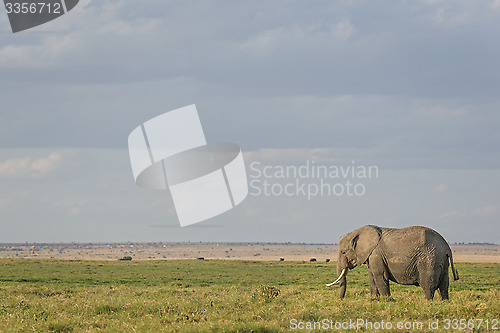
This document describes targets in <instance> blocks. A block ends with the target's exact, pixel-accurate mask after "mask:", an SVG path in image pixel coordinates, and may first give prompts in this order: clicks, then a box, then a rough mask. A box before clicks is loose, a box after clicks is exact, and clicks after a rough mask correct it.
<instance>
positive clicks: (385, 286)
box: [337, 225, 458, 300]
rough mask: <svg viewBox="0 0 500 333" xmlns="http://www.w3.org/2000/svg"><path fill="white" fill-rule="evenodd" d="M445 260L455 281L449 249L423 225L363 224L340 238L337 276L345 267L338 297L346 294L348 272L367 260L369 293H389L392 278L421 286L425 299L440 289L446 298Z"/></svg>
mask: <svg viewBox="0 0 500 333" xmlns="http://www.w3.org/2000/svg"><path fill="white" fill-rule="evenodd" d="M448 258H449V259H448ZM448 260H449V262H451V269H452V272H453V278H454V280H458V274H457V273H456V271H455V268H454V266H453V257H452V253H451V249H450V247H449V245H448V243H447V242H446V241H445V240H444V238H443V237H442V236H441V235H440V234H438V233H437V232H436V231H434V230H432V229H429V228H426V227H408V228H404V229H392V228H383V227H377V226H373V225H366V226H364V227H362V228H359V229H356V230H354V231H353V232H350V233H348V234H346V235H344V236H342V237H341V238H340V240H339V254H338V261H337V276H340V274H341V272H342V270H343V269H344V268H345V269H346V273H345V275H344V277H343V278H342V279H341V280H340V298H344V296H345V292H346V287H347V279H346V275H347V271H348V270H350V269H353V268H355V267H357V266H361V265H362V264H364V263H366V264H368V271H369V273H370V293H371V295H372V296H379V295H382V296H389V295H390V294H391V292H390V289H389V281H393V282H396V283H399V284H405V285H415V286H421V287H422V289H423V290H424V292H425V298H426V299H432V298H433V297H434V293H435V291H436V290H437V289H439V293H440V294H441V298H442V299H445V300H446V299H448V284H449V279H448V264H449V263H448Z"/></svg>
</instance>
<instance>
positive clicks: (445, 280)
mask: <svg viewBox="0 0 500 333" xmlns="http://www.w3.org/2000/svg"><path fill="white" fill-rule="evenodd" d="M449 284H450V278H449V277H448V267H446V269H445V271H444V272H443V276H442V277H441V281H440V282H439V286H438V289H439V294H440V295H441V299H443V300H447V299H448V298H449V297H448V286H449Z"/></svg>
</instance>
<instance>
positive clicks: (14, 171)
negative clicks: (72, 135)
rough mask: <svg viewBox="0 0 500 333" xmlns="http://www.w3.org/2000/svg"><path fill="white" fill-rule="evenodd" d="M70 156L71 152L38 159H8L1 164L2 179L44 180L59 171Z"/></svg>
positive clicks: (0, 175) (54, 153)
mask: <svg viewBox="0 0 500 333" xmlns="http://www.w3.org/2000/svg"><path fill="white" fill-rule="evenodd" d="M70 154H71V152H70V151H61V152H52V153H50V154H49V156H47V157H42V158H37V159H35V158H31V157H25V158H11V159H8V160H6V161H5V162H1V163H0V178H10V179H20V178H30V179H40V178H44V177H46V176H48V175H50V174H52V173H54V172H55V171H57V170H58V169H59V168H60V167H61V165H62V164H63V162H64V160H65V159H66V158H67V157H68V156H69V155H70Z"/></svg>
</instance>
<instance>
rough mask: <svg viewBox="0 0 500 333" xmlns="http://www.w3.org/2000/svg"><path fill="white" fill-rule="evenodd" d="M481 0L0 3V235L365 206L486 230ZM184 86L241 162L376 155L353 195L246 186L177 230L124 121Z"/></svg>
mask: <svg viewBox="0 0 500 333" xmlns="http://www.w3.org/2000/svg"><path fill="white" fill-rule="evenodd" d="M499 18H500V2H499V1H498V0H496V1H482V2H467V1H444V0H443V1H400V2H396V3H394V2H389V1H380V2H377V3H373V2H368V1H315V2H313V3H311V2H304V1H278V2H269V1H204V2H202V3H200V2H197V1H155V0H145V1H141V2H132V1H114V0H110V1H105V2H103V1H89V0H87V1H83V0H82V1H80V3H79V5H78V6H77V7H75V9H73V10H72V11H71V12H69V13H68V14H66V15H64V16H62V17H61V18H59V19H57V20H54V21H52V22H50V23H47V24H45V25H42V26H39V27H37V28H34V29H31V30H28V31H25V32H20V33H17V34H12V33H10V32H9V28H10V26H9V23H8V20H7V15H6V14H5V13H0V30H1V31H2V34H1V38H0V88H1V89H0V100H1V101H2V103H1V107H0V184H1V186H0V223H1V226H2V230H3V233H2V234H1V235H0V241H2V242H24V241H30V242H35V241H36V242H45V241H47V242H50V241H129V240H130V241H184V240H186V241H187V240H191V241H200V240H203V241H296V242H302V241H303V242H336V241H337V240H338V238H339V237H340V236H341V235H342V234H343V233H345V232H348V231H350V230H352V229H355V228H357V227H359V226H362V225H364V224H378V225H382V226H388V227H402V226H408V225H417V224H418V225H427V226H430V227H432V228H435V229H436V230H438V231H440V232H441V233H442V234H443V235H444V236H445V238H446V239H448V240H449V241H451V242H454V241H466V242H467V241H471V242H472V241H482V242H496V241H497V239H498V237H497V235H498V234H499V231H500V228H499V225H498V222H499V217H500V202H499V200H498V197H500V196H499V195H498V194H499V191H498V188H499V185H500V172H499V168H500V156H499V155H500V154H499V148H500V135H499V131H498V125H499V124H500V113H499V112H498V110H499V109H500V99H499V97H498V87H500V82H499V81H500V75H499V74H500V68H499V67H500V64H499V62H498V59H500V43H499V38H498V31H499V30H500V20H499ZM190 104H196V105H197V107H198V112H199V115H200V119H201V122H202V124H203V128H204V131H205V135H206V137H207V140H208V141H230V142H235V143H238V144H239V145H240V147H241V148H242V150H243V152H244V153H245V159H246V161H247V163H250V162H252V161H259V162H261V163H262V164H263V165H264V164H267V165H301V164H303V163H305V162H306V161H308V160H309V161H311V160H314V161H317V163H323V164H325V165H339V164H345V163H350V162H351V161H353V160H354V161H356V162H357V163H360V164H367V165H377V166H378V167H379V169H380V177H379V178H378V179H372V180H370V181H369V184H367V193H366V195H365V196H363V197H361V198H346V197H341V198H331V197H317V198H314V199H312V200H307V199H304V198H301V197H286V196H280V197H263V196H259V197H248V198H247V200H245V202H243V203H242V204H241V205H240V206H238V207H236V209H233V210H231V211H229V212H227V213H225V214H223V215H222V216H219V217H216V218H213V219H211V220H209V221H206V222H203V223H200V224H199V225H198V226H196V227H195V226H193V227H190V228H179V227H178V222H177V219H176V215H175V209H174V207H173V204H172V201H171V198H170V196H169V194H168V192H156V191H147V190H143V189H141V188H138V187H137V186H136V185H135V184H134V182H133V178H132V174H131V170H130V165H129V161H128V153H127V137H128V134H129V133H130V132H131V131H132V130H133V129H134V128H135V127H136V126H138V125H139V124H140V123H142V122H144V121H146V120H148V119H150V118H152V117H154V116H157V115H159V114H161V113H164V112H167V111H169V110H172V109H176V108H179V107H182V106H185V105H190Z"/></svg>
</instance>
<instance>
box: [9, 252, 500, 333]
mask: <svg viewBox="0 0 500 333" xmlns="http://www.w3.org/2000/svg"><path fill="white" fill-rule="evenodd" d="M456 266H457V268H458V269H459V271H460V280H459V281H456V282H451V284H450V301H448V302H443V301H441V300H439V297H438V294H436V298H435V300H434V301H431V302H428V301H425V300H424V295H423V291H422V289H421V288H418V287H414V286H400V285H396V284H391V291H392V296H391V297H385V298H378V299H372V298H371V296H370V294H369V289H368V276H367V274H368V272H367V269H366V267H361V268H357V269H355V270H353V271H352V272H350V273H349V275H348V289H347V294H346V298H345V299H344V300H342V301H341V300H339V299H338V296H337V294H338V290H337V288H328V287H325V283H328V282H331V281H332V280H333V279H335V278H336V276H335V263H319V262H316V263H310V262H253V261H233V260H204V261H203V260H162V261H156V260H151V261H131V262H120V261H81V260H54V259H0V332H286V331H290V325H291V322H290V320H291V319H296V320H297V321H302V322H315V321H321V320H323V319H328V320H332V321H333V322H334V323H335V322H336V321H339V322H345V321H346V320H347V321H348V320H349V319H351V320H354V321H356V319H358V318H360V319H366V320H368V321H372V322H380V321H381V320H384V321H385V322H387V321H390V322H391V323H393V325H396V323H397V322H404V323H407V322H408V323H410V324H411V323H415V322H422V323H423V325H424V326H423V329H421V328H419V327H414V328H410V329H404V330H398V329H396V328H394V329H393V330H387V329H384V330H379V332H390V331H394V332H397V331H405V332H407V331H414V332H422V331H429V330H428V322H429V321H435V320H439V329H437V330H432V332H452V331H456V330H453V329H452V327H450V329H448V330H446V329H445V327H444V325H445V322H444V320H445V319H471V318H473V319H484V320H486V319H488V320H489V325H491V321H492V320H494V319H499V317H500V301H499V299H500V297H499V296H500V292H499V286H500V264H466V263H458V264H456ZM450 325H451V323H450ZM476 328H477V323H476ZM497 328H498V329H500V323H499V324H498V325H497ZM490 330H491V327H490ZM342 331H346V330H342ZM353 331H354V330H353ZM359 331H366V330H365V327H360V329H359ZM368 331H369V330H368ZM467 331H471V332H472V331H473V330H467V329H466V330H462V332H467ZM474 331H475V332H480V331H488V330H485V323H484V322H483V324H482V326H481V328H480V329H475V330H474Z"/></svg>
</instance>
